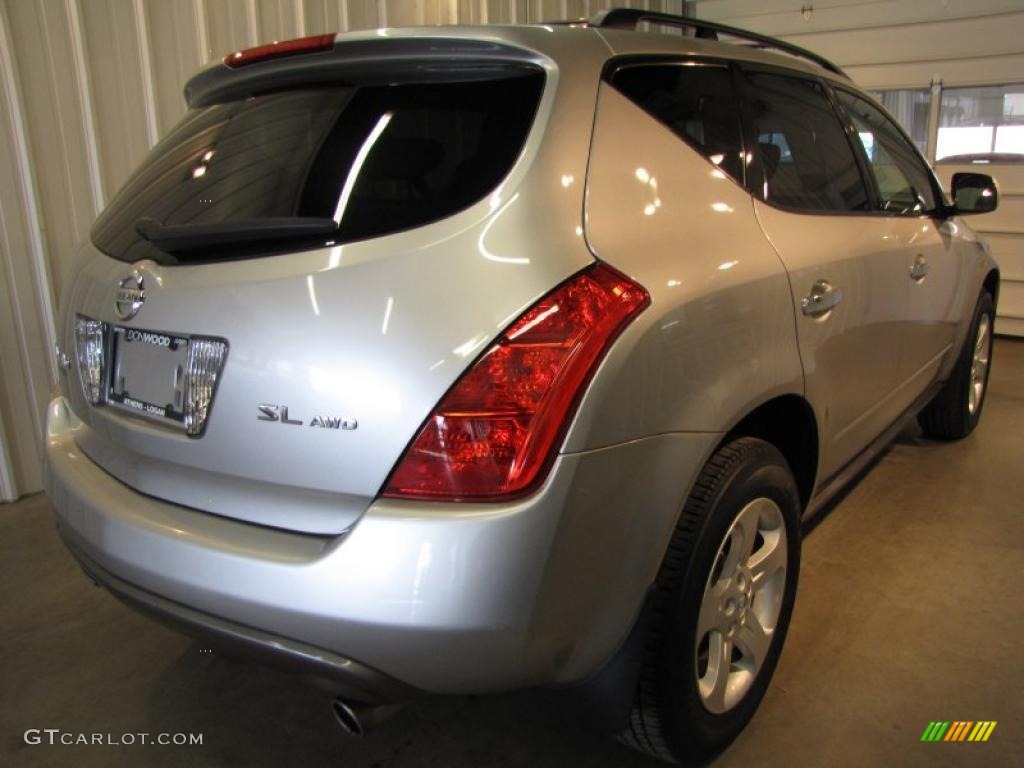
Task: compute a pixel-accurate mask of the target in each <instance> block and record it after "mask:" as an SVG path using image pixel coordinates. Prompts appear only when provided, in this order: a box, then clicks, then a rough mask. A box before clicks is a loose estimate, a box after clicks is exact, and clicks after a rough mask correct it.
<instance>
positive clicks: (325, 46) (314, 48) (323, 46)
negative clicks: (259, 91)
mask: <svg viewBox="0 0 1024 768" xmlns="http://www.w3.org/2000/svg"><path fill="white" fill-rule="evenodd" d="M333 47H334V35H333V34H331V35H314V36H312V37H299V38H296V39H295V40H285V41H283V42H280V43H270V44H268V45H258V46H256V47H255V48H246V49H244V50H241V51H235V52H234V53H229V54H228V55H227V56H225V57H224V63H225V64H227V65H228V66H229V67H231V68H232V69H237V68H238V67H244V66H247V65H249V64H256V63H257V62H260V61H268V60H270V59H280V58H283V57H285V56H298V55H300V54H303V53H320V52H321V51H329V50H331V49H332V48H333Z"/></svg>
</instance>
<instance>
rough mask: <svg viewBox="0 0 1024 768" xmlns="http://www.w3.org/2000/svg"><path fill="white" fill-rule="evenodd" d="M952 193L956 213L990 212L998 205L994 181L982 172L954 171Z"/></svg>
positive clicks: (997, 192)
mask: <svg viewBox="0 0 1024 768" xmlns="http://www.w3.org/2000/svg"><path fill="white" fill-rule="evenodd" d="M952 193H953V208H954V210H955V212H956V213H960V214H971V213H990V212H992V211H994V210H995V209H996V206H997V205H999V190H998V189H997V188H996V181H995V179H993V178H992V177H991V176H987V175H985V174H984V173H954V174H953V184H952Z"/></svg>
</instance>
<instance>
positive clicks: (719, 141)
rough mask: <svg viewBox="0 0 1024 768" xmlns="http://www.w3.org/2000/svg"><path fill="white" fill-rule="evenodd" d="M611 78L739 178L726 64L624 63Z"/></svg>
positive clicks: (735, 112)
mask: <svg viewBox="0 0 1024 768" xmlns="http://www.w3.org/2000/svg"><path fill="white" fill-rule="evenodd" d="M611 83H612V85H613V86H614V87H615V88H616V90H618V91H619V92H620V93H621V94H622V95H624V96H625V97H626V98H628V99H629V100H630V101H632V102H633V103H634V104H636V105H637V106H638V107H640V108H641V109H643V110H644V111H645V112H647V113H648V114H649V115H651V117H653V118H654V119H656V120H658V121H659V122H660V123H662V124H663V125H665V127H667V128H668V129H670V130H671V131H672V132H673V133H674V134H676V135H677V136H678V137H679V138H681V139H683V141H685V142H686V143H687V144H689V145H690V146H691V147H693V148H694V149H696V150H697V151H698V152H700V153H701V154H702V155H704V157H706V158H707V159H708V160H709V161H711V162H712V163H713V164H715V165H717V166H718V167H719V168H721V169H722V170H723V171H725V172H726V173H728V174H729V175H730V176H732V178H733V179H735V180H736V181H738V182H739V183H740V184H742V183H743V165H744V164H743V140H742V132H741V129H740V125H741V123H740V111H739V104H738V102H737V100H736V94H735V91H734V88H733V80H732V73H731V72H730V71H729V69H728V67H726V66H724V65H718V64H705V63H701V62H693V61H685V62H684V61H673V62H657V63H635V64H634V63H628V64H624V65H623V66H621V67H620V68H619V69H618V70H616V71H615V72H614V73H613V74H612V77H611Z"/></svg>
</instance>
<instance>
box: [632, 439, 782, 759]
mask: <svg viewBox="0 0 1024 768" xmlns="http://www.w3.org/2000/svg"><path fill="white" fill-rule="evenodd" d="M799 567H800V500H799V494H798V492H797V488H796V483H795V481H794V480H793V475H792V472H791V471H790V469H789V466H788V465H787V463H786V460H785V458H783V456H782V454H780V453H779V451H778V450H777V449H776V448H775V447H774V446H773V445H771V444H770V443H767V442H765V441H763V440H758V439H755V438H749V437H744V438H740V439H738V440H734V441H733V442H731V443H729V444H727V445H725V446H723V447H722V448H720V449H719V450H718V451H717V452H716V453H715V455H714V456H712V457H711V459H710V460H709V461H708V463H707V464H706V465H705V467H704V469H703V470H702V472H701V474H700V476H699V478H698V479H697V482H696V484H695V486H694V489H693V492H692V493H691V494H690V497H689V499H688V500H687V502H686V505H685V507H684V508H683V512H682V515H681V516H680V519H679V522H678V524H677V526H676V530H675V532H674V535H673V538H672V541H671V543H670V545H669V550H668V553H667V554H666V556H665V560H664V562H663V564H662V567H661V570H660V572H659V575H658V580H657V584H656V589H655V597H654V606H653V609H654V613H653V617H652V625H651V630H650V634H649V636H648V639H647V646H646V648H645V652H644V657H643V662H642V669H641V674H640V681H639V685H638V688H637V692H636V699H635V701H634V705H633V709H632V712H631V717H630V724H629V727H628V728H627V729H626V730H625V731H624V732H623V733H621V734H620V736H619V738H620V740H621V741H623V742H624V743H625V744H627V745H629V746H631V747H634V748H635V749H639V750H641V751H643V752H646V753H648V754H650V755H653V756H655V757H659V758H661V759H664V760H669V761H672V762H684V763H689V762H701V761H705V760H707V759H709V758H711V757H713V756H714V755H716V754H717V753H718V752H720V751H721V750H722V749H724V748H725V747H726V746H727V745H728V744H729V743H730V742H731V741H732V740H733V739H734V738H735V737H736V736H737V735H738V734H739V732H740V731H741V730H742V729H743V727H744V726H745V725H746V724H747V722H748V721H749V720H750V718H751V717H752V716H753V714H754V711H755V710H756V709H757V706H758V704H759V703H760V701H761V698H762V697H763V696H764V693H765V691H766V690H767V688H768V683H769V681H770V680H771V676H772V673H773V672H774V670H775V665H776V662H777V661H778V658H779V654H780V653H781V650H782V644H783V641H784V639H785V635H786V629H787V627H788V626H789V619H790V615H791V614H792V610H793V602H794V600H795V598H796V584H797V575H798V571H799Z"/></svg>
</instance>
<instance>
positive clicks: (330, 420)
mask: <svg viewBox="0 0 1024 768" xmlns="http://www.w3.org/2000/svg"><path fill="white" fill-rule="evenodd" d="M256 409H257V410H258V411H259V413H258V414H256V418H257V419H259V420H260V421H276V422H278V423H280V424H291V425H292V426H295V427H301V426H302V425H303V423H304V422H303V421H302V419H292V418H289V416H288V406H287V405H270V404H268V403H261V404H259V405H257V406H256ZM309 426H311V427H319V428H320V429H345V430H353V429H355V428H356V427H358V426H359V422H358V421H356V420H355V419H346V418H341V417H336V416H314V417H313V418H312V419H310V420H309Z"/></svg>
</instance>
